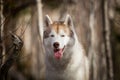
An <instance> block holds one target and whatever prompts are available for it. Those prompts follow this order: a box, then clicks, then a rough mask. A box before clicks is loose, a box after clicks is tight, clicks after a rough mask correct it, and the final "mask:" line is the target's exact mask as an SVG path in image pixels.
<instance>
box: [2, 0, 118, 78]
mask: <svg viewBox="0 0 120 80" xmlns="http://www.w3.org/2000/svg"><path fill="white" fill-rule="evenodd" d="M67 13H69V14H70V15H71V16H72V18H73V21H74V25H75V29H76V32H77V34H78V37H79V41H81V42H82V44H83V46H84V48H85V51H86V55H87V56H88V59H89V61H90V80H120V0H1V1H0V80H44V78H45V63H44V51H43V46H42V38H41V36H40V35H42V30H41V28H42V27H43V26H42V25H43V21H44V20H43V19H44V16H45V15H46V14H48V15H49V16H50V17H52V19H53V20H58V19H60V18H62V17H63V16H64V15H66V14H67Z"/></svg>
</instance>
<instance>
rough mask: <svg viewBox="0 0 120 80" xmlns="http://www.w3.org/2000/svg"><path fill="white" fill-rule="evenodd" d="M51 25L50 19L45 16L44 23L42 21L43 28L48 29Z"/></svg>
mask: <svg viewBox="0 0 120 80" xmlns="http://www.w3.org/2000/svg"><path fill="white" fill-rule="evenodd" d="M52 23H53V22H52V19H51V18H50V17H49V16H48V15H46V16H45V21H44V24H45V27H49V26H50V24H52Z"/></svg>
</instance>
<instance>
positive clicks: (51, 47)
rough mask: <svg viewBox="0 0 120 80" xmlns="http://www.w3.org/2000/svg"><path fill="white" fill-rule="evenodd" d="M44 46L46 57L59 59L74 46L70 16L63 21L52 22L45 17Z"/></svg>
mask: <svg viewBox="0 0 120 80" xmlns="http://www.w3.org/2000/svg"><path fill="white" fill-rule="evenodd" d="M43 37H44V38H43V39H44V46H45V50H47V52H48V53H47V54H46V55H51V56H54V57H55V58H56V59H61V58H62V57H63V54H64V52H65V50H66V49H67V48H69V47H72V46H73V45H74V29H73V22H72V19H71V17H70V15H67V16H66V18H65V20H64V21H52V19H51V18H50V17H49V16H48V15H46V18H45V27H44V36H43Z"/></svg>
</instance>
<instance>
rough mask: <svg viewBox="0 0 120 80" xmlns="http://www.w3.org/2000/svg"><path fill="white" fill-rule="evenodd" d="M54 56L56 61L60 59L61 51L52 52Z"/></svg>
mask: <svg viewBox="0 0 120 80" xmlns="http://www.w3.org/2000/svg"><path fill="white" fill-rule="evenodd" d="M54 56H55V58H56V59H60V58H61V57H62V49H60V50H59V51H56V52H54Z"/></svg>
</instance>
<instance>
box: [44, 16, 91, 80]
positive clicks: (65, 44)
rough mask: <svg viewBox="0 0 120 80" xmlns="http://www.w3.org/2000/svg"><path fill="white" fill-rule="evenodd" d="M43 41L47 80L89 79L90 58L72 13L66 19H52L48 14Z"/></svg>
mask: <svg viewBox="0 0 120 80" xmlns="http://www.w3.org/2000/svg"><path fill="white" fill-rule="evenodd" d="M43 41H44V48H45V52H46V57H45V60H46V63H45V64H46V73H45V74H46V80H88V78H89V64H88V59H87V57H86V56H85V52H84V49H83V47H82V44H80V43H79V41H78V39H77V35H76V33H75V30H74V27H73V22H72V19H71V17H70V15H67V16H66V18H65V20H64V21H52V20H51V18H50V17H49V16H48V15H46V19H45V27H44V38H43Z"/></svg>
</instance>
